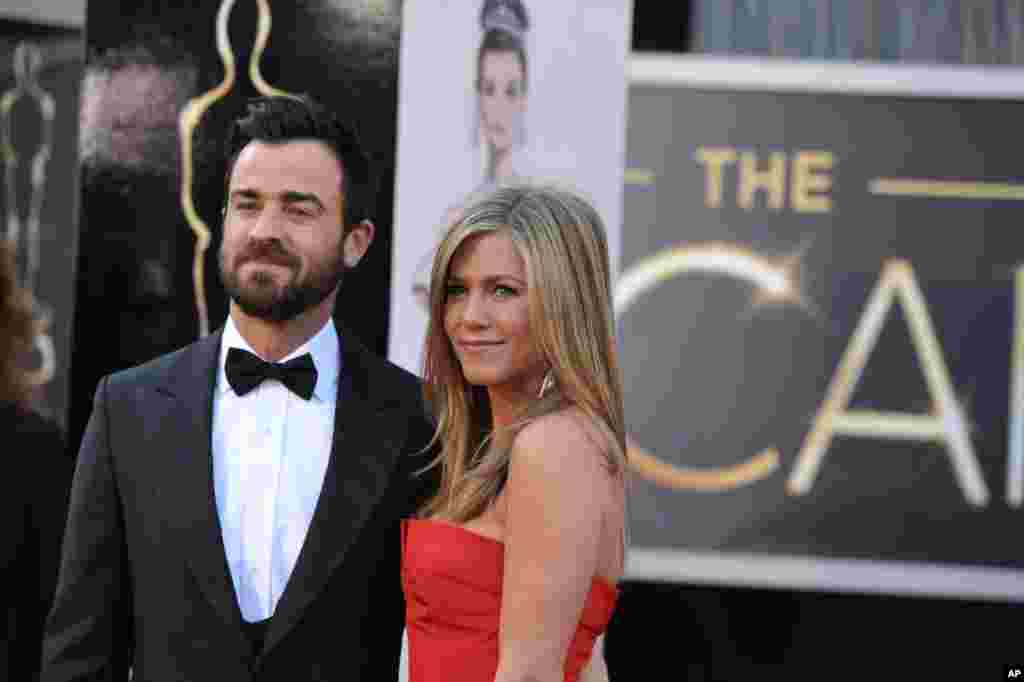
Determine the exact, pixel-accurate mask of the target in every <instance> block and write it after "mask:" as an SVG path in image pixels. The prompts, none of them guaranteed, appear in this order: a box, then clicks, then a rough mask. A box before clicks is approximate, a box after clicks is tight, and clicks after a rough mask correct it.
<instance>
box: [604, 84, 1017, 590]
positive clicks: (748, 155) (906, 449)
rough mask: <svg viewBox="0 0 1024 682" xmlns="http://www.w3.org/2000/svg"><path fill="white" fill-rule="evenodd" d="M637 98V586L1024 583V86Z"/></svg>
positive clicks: (633, 148) (633, 98) (630, 218)
mask: <svg viewBox="0 0 1024 682" xmlns="http://www.w3.org/2000/svg"><path fill="white" fill-rule="evenodd" d="M769 90H770V88H767V87H766V88H762V89H761V90H756V89H742V90H741V89H733V88H730V87H728V86H724V85H723V86H718V87H710V86H702V87H696V86H694V85H692V84H690V85H687V84H679V83H673V84H669V83H664V84H657V83H642V84H637V83H634V85H633V86H632V87H631V90H630V100H629V120H630V125H629V130H628V135H627V152H628V155H627V159H628V164H629V171H628V179H629V184H628V185H627V192H626V196H625V201H624V228H623V237H622V260H621V264H622V270H621V273H620V277H619V282H618V286H617V292H616V310H617V315H618V319H619V334H620V350H621V359H622V365H623V369H624V374H625V381H626V400H627V403H626V409H627V416H628V420H629V428H630V433H631V436H630V438H631V440H632V449H631V455H632V457H633V464H634V468H635V470H636V475H635V477H634V478H635V480H634V482H633V483H634V485H633V489H632V495H631V499H630V516H631V542H632V547H631V556H630V563H629V571H628V573H629V576H630V577H632V578H634V579H667V580H680V581H695V582H710V583H719V584H722V583H726V584H746V585H759V586H779V587H787V588H808V589H826V590H831V589H835V590H853V591H870V592H882V593H903V594H932V595H949V596H961V597H971V598H988V599H1009V600H1022V599H1024V544H1022V543H1021V542H1019V541H1018V536H1019V529H1020V524H1021V521H1022V518H1024V517H1022V511H1021V508H1020V505H1021V502H1022V500H1024V316H1022V312H1024V267H1022V263H1024V233H1022V232H1021V231H1020V227H1019V226H1020V221H1021V216H1022V214H1024V164H1022V163H1021V161H1020V154H1019V150H1018V145H1017V143H1016V140H1017V135H1016V134H1015V128H1016V123H1017V122H1018V121H1019V120H1020V119H1021V117H1022V116H1024V101H1019V100H1017V101H1015V100H1012V99H1004V100H994V99H956V98H944V97H943V98H940V97H915V96H890V95H877V94H841V93H817V92H803V93H801V92H795V91H793V92H771V91H769Z"/></svg>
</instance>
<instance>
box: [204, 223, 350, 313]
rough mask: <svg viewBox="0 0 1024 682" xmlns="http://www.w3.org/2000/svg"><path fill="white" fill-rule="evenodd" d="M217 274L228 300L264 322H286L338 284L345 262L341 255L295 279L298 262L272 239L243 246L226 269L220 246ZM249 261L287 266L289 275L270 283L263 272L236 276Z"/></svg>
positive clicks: (327, 293) (321, 300)
mask: <svg viewBox="0 0 1024 682" xmlns="http://www.w3.org/2000/svg"><path fill="white" fill-rule="evenodd" d="M219 261H220V277H221V281H222V282H223V283H224V289H225V290H226V291H227V293H228V296H230V297H231V300H232V301H234V302H235V303H236V304H238V307H239V308H241V310H242V312H244V313H245V314H246V315H249V316H251V317H255V318H258V319H261V320H266V321H267V322H287V321H288V320H292V319H294V318H296V317H298V316H299V315H301V314H302V313H304V312H306V311H307V310H310V309H311V308H314V307H316V306H318V305H319V304H321V303H323V301H324V300H325V299H326V298H327V297H328V296H330V295H331V293H332V292H333V291H334V290H335V289H336V288H337V286H338V285H339V284H341V280H342V278H343V277H344V274H345V262H344V260H343V259H342V255H341V253H340V249H339V253H338V257H337V258H336V259H335V260H334V261H333V262H332V263H331V264H330V265H329V267H327V268H325V269H323V270H310V271H309V272H308V273H307V276H306V278H305V280H304V281H296V280H295V279H294V277H295V275H296V274H297V273H298V272H299V268H300V267H301V262H300V261H299V259H298V258H296V257H295V256H294V255H292V254H290V253H288V252H287V251H285V250H284V248H283V247H282V246H281V244H280V242H277V241H276V240H268V241H261V242H250V243H249V244H248V245H247V247H246V248H245V250H244V251H243V252H242V253H241V254H239V256H238V258H236V259H235V265H234V269H233V270H231V271H228V269H227V265H226V263H225V262H224V248H223V246H222V247H221V253H220V258H219ZM249 261H262V262H265V263H273V264H274V265H278V266H283V267H286V268H288V269H289V270H291V272H292V273H293V279H292V280H291V281H290V282H288V283H287V284H284V285H282V286H278V285H276V284H275V283H274V281H273V278H272V277H271V276H270V275H268V274H266V273H263V272H259V271H257V272H255V273H253V274H251V275H250V276H249V278H248V279H247V281H245V282H242V280H241V279H240V278H239V276H238V271H239V270H240V269H241V266H242V265H244V264H245V263H248V262H249Z"/></svg>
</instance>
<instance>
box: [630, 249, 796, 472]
mask: <svg viewBox="0 0 1024 682" xmlns="http://www.w3.org/2000/svg"><path fill="white" fill-rule="evenodd" d="M693 272H702V273H713V274H719V275H725V276H728V277H731V278H733V279H738V280H740V281H743V282H747V283H749V284H752V285H753V286H754V289H755V290H754V297H753V302H754V305H757V304H759V303H764V302H768V301H773V302H779V303H794V304H796V305H799V306H805V305H806V303H805V301H804V297H803V295H802V294H801V292H800V286H799V277H798V274H797V273H798V272H799V256H796V257H789V258H785V259H772V258H767V257H764V256H761V255H760V254H758V253H755V252H754V251H752V250H751V249H748V248H744V247H742V246H739V245H737V244H730V243H725V242H709V243H704V244H690V245H686V246H680V247H676V248H670V249H666V250H664V251H660V252H658V253H655V254H652V255H650V256H648V257H646V258H643V259H641V260H640V261H639V262H637V263H635V264H634V265H632V266H630V267H629V268H627V269H626V271H625V272H623V273H622V275H621V276H620V277H619V281H618V284H617V285H616V288H615V304H614V305H615V312H616V315H617V316H618V315H621V314H622V313H623V312H624V311H625V310H626V309H628V308H629V306H630V305H632V303H633V302H634V301H635V300H636V299H637V298H638V297H639V296H640V295H642V294H644V293H646V292H647V291H649V290H651V289H652V288H654V287H656V286H658V285H659V284H662V283H664V282H666V281H668V280H670V279H672V278H673V277H676V276H679V275H683V274H688V273H693ZM627 449H628V456H629V459H630V465H631V466H632V467H633V468H634V469H635V470H636V471H637V472H638V473H639V474H640V475H641V476H643V477H644V478H646V479H648V480H650V481H652V482H654V483H656V484H659V485H663V486H667V487H670V488H675V489H679V490H696V491H701V492H714V491H721V490H727V489H731V488H736V487H739V486H741V485H748V484H751V483H755V482H757V481H759V480H761V479H763V478H765V477H767V476H768V475H770V474H771V473H772V472H774V471H775V470H776V469H777V468H778V467H779V453H778V450H776V449H775V448H773V447H769V448H765V449H764V450H762V451H761V452H759V453H757V454H756V455H754V456H753V457H750V458H748V459H746V460H744V461H743V462H740V463H738V464H734V465H730V466H719V467H715V468H713V469H699V468H694V467H683V466H677V465H675V464H670V463H668V462H666V461H664V460H662V459H660V458H658V457H657V456H655V455H653V454H651V453H649V452H647V451H646V450H644V449H643V448H642V447H640V446H639V445H637V444H636V443H635V442H633V440H632V438H629V439H627Z"/></svg>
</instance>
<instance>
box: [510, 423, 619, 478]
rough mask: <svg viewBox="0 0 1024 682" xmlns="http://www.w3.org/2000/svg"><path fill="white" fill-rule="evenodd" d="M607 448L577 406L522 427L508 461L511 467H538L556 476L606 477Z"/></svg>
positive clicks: (598, 431) (595, 427) (595, 428)
mask: <svg viewBox="0 0 1024 682" xmlns="http://www.w3.org/2000/svg"><path fill="white" fill-rule="evenodd" d="M609 446H610V444H609V443H608V442H607V437H606V436H605V434H604V433H603V432H602V430H601V429H600V427H599V426H598V425H597V424H596V423H595V422H594V420H593V419H592V418H591V417H590V416H589V415H587V414H586V413H585V412H584V411H583V410H582V409H580V408H578V407H567V408H564V409H562V410H559V411H557V412H552V413H550V414H546V415H544V416H542V417H538V418H537V419H534V420H533V421H531V422H530V423H529V424H527V425H526V426H524V427H523V428H522V429H521V430H520V431H519V433H518V434H516V437H515V440H514V441H513V444H512V458H513V464H516V463H518V464H520V465H525V466H530V467H531V468H533V467H539V468H540V469H541V470H544V471H548V472H549V473H553V474H557V475H559V476H566V475H576V474H581V473H584V472H592V475H593V474H598V473H603V474H604V475H607V468H608V467H607V462H608V459H607V452H608V448H609ZM516 460H518V462H516Z"/></svg>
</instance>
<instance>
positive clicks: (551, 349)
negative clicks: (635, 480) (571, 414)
mask: <svg viewBox="0 0 1024 682" xmlns="http://www.w3.org/2000/svg"><path fill="white" fill-rule="evenodd" d="M487 232H500V233H502V234H507V235H508V236H509V237H511V238H512V240H513V242H514V243H515V246H516V248H517V250H518V252H519V255H520V256H521V257H522V259H523V262H524V263H525V265H526V275H527V289H528V301H529V311H530V312H529V315H530V329H531V333H532V335H533V337H534V341H535V343H536V344H537V347H538V349H539V351H540V352H541V353H542V355H543V356H544V358H545V359H546V360H547V363H548V365H549V366H550V368H551V371H552V375H553V378H554V380H555V381H554V387H553V389H552V390H550V391H547V392H546V393H545V394H544V395H543V397H540V398H538V399H537V400H536V401H535V402H534V403H533V404H531V405H530V406H528V407H527V408H526V409H525V410H524V412H523V413H522V414H521V415H520V418H519V419H517V420H516V422H515V423H514V424H513V425H512V426H510V427H508V428H507V429H502V430H501V431H500V432H497V433H492V432H491V431H492V424H491V411H490V402H489V399H488V397H487V391H486V389H485V388H484V387H482V386H472V385H470V384H469V383H468V382H467V381H466V379H465V377H464V375H463V373H462V369H461V367H460V366H459V362H458V359H457V358H456V356H455V353H454V351H453V349H452V345H451V342H450V340H449V338H448V335H447V333H446V331H445V324H444V318H445V303H446V301H445V299H446V290H447V283H448V277H449V268H450V266H451V262H452V259H453V258H454V256H455V254H456V253H457V252H458V250H459V248H460V247H461V246H462V244H463V243H465V241H466V240H467V239H468V238H469V237H471V236H473V235H478V234H481V233H487ZM424 365H425V366H424V379H425V385H424V393H425V396H426V399H427V403H428V404H429V405H430V406H431V408H432V409H433V411H434V415H435V417H436V419H437V431H436V432H435V434H434V441H433V442H434V443H436V444H439V445H440V454H439V455H438V457H437V459H436V460H435V461H434V463H433V464H432V466H439V467H440V468H441V486H440V488H439V490H438V492H437V493H436V494H435V495H434V497H433V498H431V499H430V500H429V501H428V502H427V504H426V505H425V506H424V508H423V509H422V510H421V515H423V516H440V517H443V518H446V519H449V520H451V521H454V522H465V521H468V520H470V519H473V518H475V517H477V516H479V515H480V514H481V513H483V511H484V510H485V509H486V508H487V506H488V505H489V504H490V503H491V502H493V501H494V499H495V498H496V497H497V496H498V494H499V493H500V492H501V489H502V487H503V486H504V483H505V479H506V477H507V473H508V462H509V455H510V451H511V446H512V440H513V438H514V436H515V434H516V433H517V432H518V431H519V429H521V428H522V427H523V426H525V425H526V424H527V423H529V422H530V421H532V420H534V419H536V418H538V417H541V416H543V415H545V414H549V413H552V412H555V411H558V410H561V409H564V408H566V407H569V406H575V407H577V408H578V409H580V410H582V411H583V412H584V413H585V414H586V415H587V416H588V417H590V419H591V421H592V422H593V423H594V425H595V426H597V428H598V429H599V430H600V431H601V432H602V433H603V434H604V436H605V441H606V444H607V447H606V448H605V456H606V457H607V459H608V468H609V471H610V472H612V473H613V474H614V475H619V474H621V473H622V472H623V470H624V466H625V462H626V427H625V417H624V414H623V408H622V382H621V379H620V375H619V368H618V363H617V360H616V354H615V327H614V315H613V312H612V297H611V274H610V270H609V261H608V243H607V239H606V236H605V230H604V225H603V223H602V221H601V218H600V216H599V215H598V213H597V211H596V210H594V208H593V207H592V206H591V205H590V204H589V203H588V202H587V201H585V200H584V199H583V198H581V197H580V196H578V195H577V194H575V193H573V192H571V191H568V190H565V189H561V188H558V187H556V186H553V185H536V184H523V183H517V184H513V185H505V186H502V187H499V188H498V189H496V190H492V191H490V192H488V193H486V194H484V195H482V196H480V197H478V198H476V199H475V200H471V201H470V203H469V204H468V205H467V206H466V207H465V209H464V210H463V212H462V215H461V218H460V219H459V220H458V221H457V222H456V223H455V224H453V225H452V226H451V227H450V228H449V230H448V232H447V234H446V235H445V237H444V239H443V240H442V241H441V244H440V245H439V247H438V249H437V253H436V255H435V257H434V266H433V270H432V272H431V278H430V321H429V327H428V331H427V341H426V353H425V359H424Z"/></svg>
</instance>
